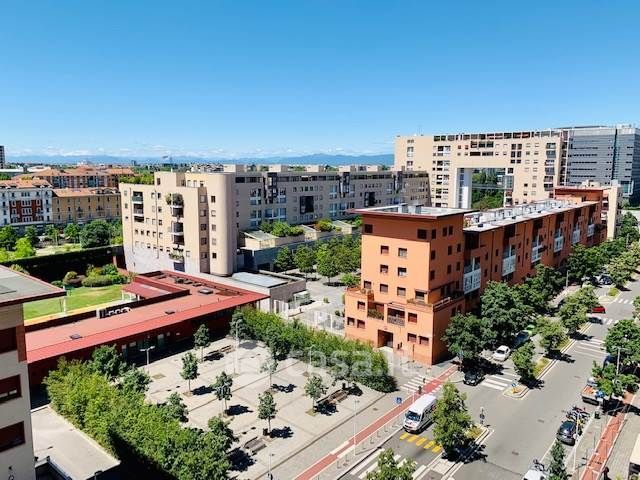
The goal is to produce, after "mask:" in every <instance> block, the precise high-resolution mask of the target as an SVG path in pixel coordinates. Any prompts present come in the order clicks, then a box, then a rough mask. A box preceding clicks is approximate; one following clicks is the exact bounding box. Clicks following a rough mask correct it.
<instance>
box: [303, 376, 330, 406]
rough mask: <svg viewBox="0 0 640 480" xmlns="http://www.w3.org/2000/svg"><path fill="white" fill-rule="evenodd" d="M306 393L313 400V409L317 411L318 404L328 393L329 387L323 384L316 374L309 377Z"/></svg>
mask: <svg viewBox="0 0 640 480" xmlns="http://www.w3.org/2000/svg"><path fill="white" fill-rule="evenodd" d="M304 393H305V395H306V396H307V397H310V398H311V401H312V408H313V410H315V409H316V402H317V401H318V400H319V399H320V397H322V396H323V395H324V394H325V393H327V387H326V386H325V385H324V383H322V378H321V377H320V376H319V375H316V374H315V373H313V374H311V375H309V378H307V383H306V384H305V386H304Z"/></svg>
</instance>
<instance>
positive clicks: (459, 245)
mask: <svg viewBox="0 0 640 480" xmlns="http://www.w3.org/2000/svg"><path fill="white" fill-rule="evenodd" d="M461 249H462V244H461V243H459V244H458V246H457V247H456V252H458V253H460V250H461Z"/></svg>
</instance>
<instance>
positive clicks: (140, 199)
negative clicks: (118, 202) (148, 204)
mask: <svg viewBox="0 0 640 480" xmlns="http://www.w3.org/2000/svg"><path fill="white" fill-rule="evenodd" d="M143 202H144V200H143V197H142V195H136V194H133V195H132V196H131V203H133V204H137V203H143Z"/></svg>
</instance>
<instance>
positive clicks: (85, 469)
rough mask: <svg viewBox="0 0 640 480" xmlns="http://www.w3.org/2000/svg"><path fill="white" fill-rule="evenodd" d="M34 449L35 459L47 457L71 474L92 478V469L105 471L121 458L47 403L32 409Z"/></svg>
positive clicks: (73, 476) (115, 464) (76, 476)
mask: <svg viewBox="0 0 640 480" xmlns="http://www.w3.org/2000/svg"><path fill="white" fill-rule="evenodd" d="M31 424H32V428H33V452H34V454H35V456H36V457H37V459H38V461H40V460H44V459H46V458H47V456H48V457H50V458H51V460H53V462H54V463H55V464H56V465H58V466H59V467H60V468H62V469H63V470H64V472H65V473H66V474H67V475H68V476H69V477H70V478H77V479H85V478H93V476H94V474H95V472H97V471H98V470H102V471H103V472H106V471H108V470H111V469H112V468H114V467H117V466H118V465H120V461H119V460H117V459H116V458H114V457H112V456H111V455H110V454H108V453H107V452H106V451H105V450H103V449H102V448H101V447H100V446H99V445H98V444H97V443H96V442H94V441H93V440H92V439H90V438H89V437H88V436H87V435H85V434H84V433H82V432H81V431H80V430H78V429H77V428H76V427H74V426H73V424H71V423H69V422H68V421H67V420H65V419H64V418H62V417H61V416H60V415H58V414H57V413H56V412H55V411H53V409H52V408H51V407H49V406H46V407H41V408H37V409H35V410H33V411H32V412H31Z"/></svg>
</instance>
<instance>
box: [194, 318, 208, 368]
mask: <svg viewBox="0 0 640 480" xmlns="http://www.w3.org/2000/svg"><path fill="white" fill-rule="evenodd" d="M210 343H211V340H210V339H209V329H208V328H207V326H206V325H205V324H204V323H203V324H202V325H200V326H199V327H198V329H197V330H196V332H195V333H194V334H193V344H194V345H195V347H196V348H199V349H200V361H204V349H205V347H208V346H209V344H210Z"/></svg>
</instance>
